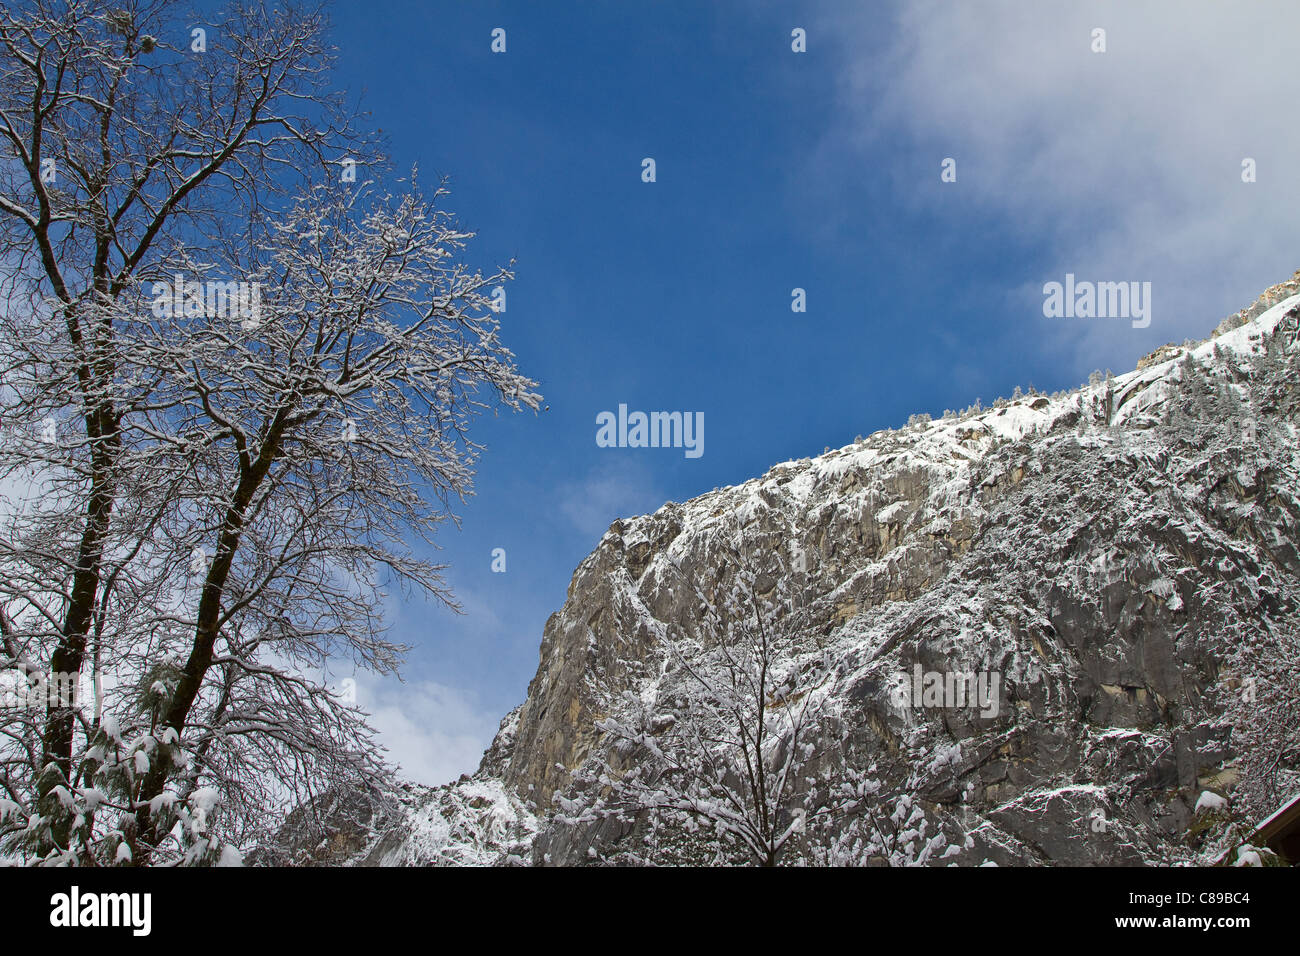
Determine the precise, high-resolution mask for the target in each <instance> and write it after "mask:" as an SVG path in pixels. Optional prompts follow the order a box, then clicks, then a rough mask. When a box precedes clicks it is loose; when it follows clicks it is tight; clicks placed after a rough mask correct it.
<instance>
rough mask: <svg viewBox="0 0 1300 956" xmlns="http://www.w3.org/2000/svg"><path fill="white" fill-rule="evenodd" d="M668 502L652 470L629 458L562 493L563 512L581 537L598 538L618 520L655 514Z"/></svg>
mask: <svg viewBox="0 0 1300 956" xmlns="http://www.w3.org/2000/svg"><path fill="white" fill-rule="evenodd" d="M666 500H667V498H666V496H665V495H664V494H663V493H662V492H661V491H659V490H658V489H657V488H656V487H655V482H654V479H653V478H652V476H651V474H650V471H649V469H648V468H647V467H646V466H645V465H642V464H640V463H639V462H636V461H633V460H631V459H629V458H626V457H624V458H621V459H617V460H614V459H611V460H610V461H609V462H606V463H602V464H600V465H598V466H596V467H595V468H593V469H591V470H590V471H589V472H588V473H587V474H586V476H585V477H584V478H583V479H582V480H581V481H577V482H573V483H571V484H568V485H565V486H564V487H563V488H561V489H560V510H561V512H562V513H563V514H564V515H565V517H567V518H568V519H569V520H570V521H571V522H573V526H574V527H575V528H577V529H578V531H580V532H581V533H582V534H584V535H587V536H589V537H595V538H598V537H600V536H601V535H602V534H604V533H605V531H606V530H607V529H608V528H609V526H610V524H612V523H613V522H614V521H615V519H618V518H630V517H634V516H636V515H643V514H648V513H650V512H653V511H655V510H657V509H658V508H659V506H660V505H662V504H663V503H664V502H665V501H666Z"/></svg>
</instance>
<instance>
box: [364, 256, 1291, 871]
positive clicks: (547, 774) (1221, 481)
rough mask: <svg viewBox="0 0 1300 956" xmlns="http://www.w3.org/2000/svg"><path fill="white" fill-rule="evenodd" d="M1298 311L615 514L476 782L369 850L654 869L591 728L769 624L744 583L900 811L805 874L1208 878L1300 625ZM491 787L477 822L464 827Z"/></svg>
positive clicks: (438, 858)
mask: <svg viewBox="0 0 1300 956" xmlns="http://www.w3.org/2000/svg"><path fill="white" fill-rule="evenodd" d="M1297 293H1300V273H1297V278H1296V279H1295V280H1291V281H1290V282H1289V283H1284V284H1283V285H1282V286H1279V287H1275V288H1274V289H1273V290H1270V291H1269V292H1268V293H1266V294H1265V296H1264V297H1262V298H1261V303H1262V306H1261V307H1259V308H1252V309H1250V310H1245V311H1244V312H1243V313H1239V314H1238V316H1236V317H1234V319H1241V321H1239V322H1236V323H1235V324H1233V320H1229V321H1228V322H1225V324H1224V326H1221V327H1220V329H1219V330H1216V332H1217V334H1216V336H1215V337H1213V338H1212V339H1211V340H1209V341H1207V342H1205V343H1202V344H1200V345H1197V346H1192V347H1189V348H1187V349H1185V350H1184V349H1178V350H1175V351H1174V352H1172V353H1169V354H1166V355H1155V356H1154V358H1155V359H1157V360H1153V361H1149V362H1144V363H1143V365H1142V367H1141V368H1139V370H1138V371H1135V372H1132V373H1129V374H1127V375H1123V376H1120V377H1118V378H1115V379H1112V380H1109V381H1106V382H1101V383H1097V384H1095V385H1092V386H1085V387H1083V388H1081V389H1079V390H1077V391H1074V392H1071V393H1068V394H1064V395H1059V396H1055V397H1050V398H1049V397H1047V396H1043V395H1037V394H1031V395H1029V396H1027V397H1024V398H1018V399H1016V400H1013V401H1010V402H1000V403H999V404H998V406H997V407H995V408H992V409H988V410H984V411H980V412H978V413H976V414H970V415H967V416H965V417H960V418H958V417H952V418H948V419H945V420H942V421H933V422H930V421H925V422H918V423H916V424H913V425H909V426H908V427H906V428H902V429H899V430H891V431H884V432H879V433H877V434H875V435H872V436H870V437H868V438H867V439H865V440H860V441H858V442H855V443H854V444H852V445H849V446H846V447H844V448H841V449H838V450H836V451H831V452H829V453H827V454H825V455H822V456H820V457H818V458H814V459H804V460H801V461H793V462H786V463H784V464H780V465H777V466H776V467H774V468H772V469H771V470H770V471H769V472H768V473H767V474H765V475H763V476H762V477H760V478H756V479H753V480H751V481H748V482H745V483H744V484H742V485H739V486H735V487H729V488H724V489H720V490H717V491H714V492H712V493H710V494H706V495H703V496H701V497H699V498H696V499H694V500H692V501H689V502H686V503H682V504H678V503H669V504H666V505H664V506H663V507H662V508H660V509H659V510H658V511H657V512H655V513H654V514H652V515H647V516H643V517H638V518H630V519H626V520H620V521H616V522H614V524H613V525H612V526H611V527H610V529H609V531H608V532H606V534H605V535H604V537H603V538H602V540H601V541H600V543H599V545H598V546H597V548H596V549H595V551H593V553H592V554H591V555H590V556H589V557H588V558H587V559H586V560H584V561H583V562H582V564H581V565H580V566H579V567H578V569H577V570H576V572H575V573H574V575H573V579H572V583H571V584H570V586H569V589H568V594H567V598H566V600H565V603H564V605H563V607H562V608H561V609H560V610H559V611H558V612H557V613H555V614H553V615H552V616H551V618H550V620H549V621H548V622H547V624H546V627H545V632H544V634H543V638H542V644H541V652H540V663H539V666H538V670H537V674H536V676H535V677H534V679H533V681H532V683H531V685H530V686H529V690H528V696H527V699H526V700H525V701H524V703H523V704H522V705H521V706H520V707H519V708H518V709H517V710H516V711H514V712H512V713H511V714H510V715H509V716H508V717H507V718H506V720H505V721H504V722H503V724H502V729H501V732H500V733H499V734H498V737H497V740H496V741H495V742H494V743H493V746H492V747H491V749H489V751H488V753H487V754H486V756H485V757H484V760H483V764H482V766H481V767H480V769H479V772H478V773H477V774H476V775H474V777H473V778H471V779H469V780H466V781H463V782H461V783H458V784H453V785H449V786H448V787H444V788H439V789H437V790H432V791H426V792H423V793H421V794H420V795H418V799H417V798H414V797H413V798H411V801H410V803H409V809H408V812H407V813H406V815H405V816H403V815H400V814H399V815H398V816H397V817H396V818H394V820H392V821H390V824H389V825H388V827H387V832H385V833H383V834H382V835H381V836H380V837H379V838H377V841H375V842H372V844H371V845H370V847H369V848H368V849H367V850H366V851H365V852H364V853H362V854H360V855H359V857H358V858H359V859H364V860H365V861H367V862H371V863H377V862H384V863H393V862H402V863H437V862H514V863H520V862H531V863H555V864H572V863H595V862H633V863H636V862H658V861H659V860H658V859H656V857H655V851H654V850H653V849H650V848H647V847H648V845H647V842H646V841H647V839H648V838H647V837H646V829H645V821H644V820H635V819H634V820H626V819H624V820H621V821H620V820H611V819H609V818H606V817H602V816H600V815H598V814H592V813H588V812H584V809H590V807H591V806H592V805H593V801H595V800H596V797H597V794H596V793H594V791H593V788H592V787H591V786H590V785H584V784H583V783H582V781H583V780H584V779H588V778H589V777H590V775H589V774H584V769H586V770H590V769H591V768H592V767H599V766H600V764H601V761H602V760H603V759H604V755H605V751H606V749H607V747H608V743H607V741H605V740H604V739H603V738H602V735H601V732H600V731H599V730H598V729H597V721H598V720H600V719H601V718H603V717H606V716H608V715H609V714H610V713H611V709H615V708H617V707H618V706H619V704H618V701H619V700H620V697H621V695H623V694H624V693H625V692H627V691H633V692H635V693H637V694H639V695H641V697H642V698H644V699H648V700H651V701H652V703H653V701H655V700H659V699H660V698H663V699H665V700H666V699H667V696H668V695H669V693H670V691H669V690H668V688H675V689H673V690H672V691H671V693H680V688H681V686H682V685H681V683H680V681H678V682H677V683H674V671H675V670H677V668H676V665H675V663H674V660H675V658H674V657H673V656H672V654H670V653H669V652H668V651H667V650H666V648H669V647H677V648H682V647H686V648H704V647H708V646H709V644H710V642H716V641H717V640H718V639H720V635H721V634H722V633H724V632H725V630H726V627H725V625H726V623H727V621H728V620H729V619H735V617H736V616H737V615H742V614H744V613H746V610H745V609H744V608H742V607H738V606H732V605H729V604H728V603H727V599H726V595H728V594H731V593H733V592H734V590H735V583H736V575H737V574H739V573H741V571H742V570H743V569H748V570H749V571H750V572H752V573H754V574H755V575H756V580H757V581H758V582H759V583H758V586H757V590H758V592H759V594H760V595H765V596H768V597H770V598H771V599H772V600H774V601H775V603H776V604H777V605H779V606H781V607H783V608H784V610H783V611H782V613H781V615H780V617H779V619H778V620H775V621H773V622H771V623H772V625H773V630H774V632H775V633H777V634H778V635H779V637H778V639H777V646H778V649H779V654H780V655H781V660H782V663H783V666H784V667H786V668H787V669H788V670H789V671H790V672H791V673H794V674H802V673H810V672H811V671H810V670H809V667H810V666H811V663H812V662H821V665H822V666H826V667H827V668H828V669H827V671H826V673H827V674H828V675H829V676H827V677H825V678H824V680H823V681H822V683H820V684H819V685H818V692H819V693H824V694H825V695H827V698H828V699H830V700H833V701H834V703H835V707H834V708H833V712H834V719H833V720H829V721H827V722H826V723H825V725H824V726H822V727H820V728H819V729H818V734H819V735H820V737H819V740H818V743H819V744H820V745H821V746H823V747H825V748H828V749H830V750H833V751H834V752H835V754H836V758H837V760H839V761H840V762H841V764H842V765H843V766H846V767H852V768H854V770H855V772H856V773H859V774H861V775H864V776H866V777H868V778H869V781H870V787H869V788H868V791H867V792H870V793H872V794H875V797H874V800H875V803H876V805H877V810H878V815H874V816H872V818H871V819H872V820H879V819H884V820H887V821H890V823H889V827H888V829H889V832H888V834H886V833H883V832H881V828H880V826H879V825H878V824H876V825H874V826H872V827H868V826H866V825H865V824H864V823H863V822H862V820H857V821H854V820H849V819H846V820H845V821H843V823H842V825H840V824H837V825H836V826H833V827H831V828H830V830H829V831H828V832H826V833H822V834H821V835H820V836H818V837H816V838H814V836H813V835H812V834H809V835H808V836H807V837H806V838H804V839H801V840H800V841H797V842H796V844H795V845H794V846H793V848H792V849H791V850H790V851H789V858H790V859H792V860H796V861H802V862H850V863H892V864H897V863H922V864H927V863H928V864H939V865H948V864H954V863H955V864H959V865H980V864H988V863H996V864H998V865H1007V864H1096V863H1106V864H1153V863H1156V864H1159V863H1177V862H1195V861H1197V860H1201V861H1204V860H1205V859H1206V856H1205V854H1206V853H1207V852H1208V850H1207V844H1206V839H1207V837H1206V830H1205V828H1204V827H1198V826H1197V810H1196V806H1197V803H1198V799H1199V798H1200V795H1201V794H1202V793H1203V792H1205V791H1207V790H1209V791H1213V792H1214V793H1221V794H1224V795H1225V797H1226V798H1227V799H1228V800H1231V799H1232V798H1233V790H1234V787H1235V785H1236V784H1237V782H1238V780H1239V778H1240V777H1241V776H1242V774H1243V773H1246V772H1248V770H1249V768H1248V767H1247V766H1246V765H1245V764H1243V759H1242V753H1241V747H1240V740H1241V739H1242V738H1241V733H1242V732H1241V730H1240V728H1236V727H1234V724H1233V717H1232V713H1231V707H1230V706H1229V703H1225V702H1228V701H1229V698H1230V697H1231V696H1232V694H1233V693H1234V690H1233V688H1234V687H1236V686H1238V685H1239V682H1240V681H1241V680H1242V679H1243V675H1242V674H1241V673H1238V672H1236V671H1234V668H1237V669H1238V670H1239V667H1238V651H1239V649H1240V648H1241V647H1243V646H1246V645H1249V644H1250V643H1251V642H1252V641H1256V640H1257V639H1258V636H1259V635H1261V634H1272V633H1278V632H1281V631H1289V632H1290V633H1294V625H1295V624H1296V615H1297V609H1298V608H1300V474H1298V473H1297V467H1298V466H1300V462H1298V460H1297V457H1296V455H1295V447H1296V424H1297V400H1300V391H1297V390H1296V389H1295V386H1296V384H1297V382H1298V381H1300V375H1298V374H1297V354H1298V353H1297V344H1296V340H1297V334H1298V333H1297V328H1298V326H1300V295H1297ZM1189 356H1190V358H1189ZM1159 359H1164V360H1163V361H1160V360H1159ZM918 666H919V672H924V673H940V674H946V673H953V672H970V673H976V672H978V673H990V674H993V673H995V674H997V675H998V678H999V685H998V687H999V689H998V699H997V705H996V708H994V709H995V710H996V713H994V714H989V713H987V710H988V709H989V708H985V709H984V710H983V711H981V710H980V709H978V708H974V707H970V706H964V707H963V706H940V707H923V706H915V705H912V704H906V703H904V704H900V700H899V697H898V694H897V688H898V685H899V681H900V679H901V680H910V679H911V676H910V675H913V674H917V673H919V672H918ZM1234 682H1237V683H1234ZM1297 717H1300V715H1297ZM1234 733H1236V736H1235V737H1234ZM475 799H477V800H479V801H480V804H479V808H480V809H482V811H483V812H482V813H480V814H479V815H478V817H477V818H476V819H478V820H479V821H480V823H481V822H482V821H484V820H487V821H488V823H487V824H484V825H482V826H479V825H477V824H476V825H474V826H470V825H468V824H466V822H465V821H466V820H467V819H468V817H467V816H466V814H469V816H473V814H472V813H471V811H472V810H473V809H474V807H473V806H472V804H473V801H474V800H475ZM1202 802H1203V803H1204V801H1202ZM1218 805H1219V804H1218V802H1216V806H1218ZM1243 809H1244V808H1243ZM430 821H435V823H436V825H434V823H430ZM436 821H442V822H440V823H437V822H436ZM492 821H495V822H492ZM444 824H446V825H444ZM457 827H459V830H457ZM435 830H436V831H437V832H436V834H435V836H434V837H433V838H431V837H429V834H430V833H432V832H433V831H435ZM471 831H473V832H472V833H471ZM458 832H459V833H460V834H461V836H462V837H463V838H464V839H466V840H468V841H469V842H470V843H471V844H472V851H465V852H460V851H459V850H458V849H457V847H459V846H460V844H457V843H456V839H457V837H456V834H457V833H458ZM466 834H469V835H468V836H465V835H466ZM818 840H820V841H821V842H820V843H818V842H817V841H818ZM709 852H713V851H712V850H710V851H709ZM719 852H721V851H719ZM717 858H718V859H724V858H726V857H725V853H724V854H723V855H722V856H719V857H717ZM662 859H663V860H664V861H671V860H672V859H674V858H673V857H671V856H665V857H663V858H662Z"/></svg>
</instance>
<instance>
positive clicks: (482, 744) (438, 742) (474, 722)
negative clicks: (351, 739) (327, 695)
mask: <svg viewBox="0 0 1300 956" xmlns="http://www.w3.org/2000/svg"><path fill="white" fill-rule="evenodd" d="M356 681H357V705H358V706H359V707H361V709H362V710H364V711H366V712H367V713H368V714H370V725H371V726H372V727H374V728H375V730H376V731H377V732H378V735H379V741H380V743H382V744H383V745H384V746H385V747H387V748H388V759H389V760H391V761H392V762H394V763H396V764H398V765H400V767H401V774H400V776H401V777H402V778H403V779H405V780H411V781H413V782H416V783H423V784H428V785H430V786H437V785H438V784H443V783H448V782H449V781H452V780H455V779H456V778H457V777H459V776H460V775H461V774H462V773H473V772H474V770H476V769H477V768H478V764H479V760H480V759H481V758H482V756H483V751H484V750H486V749H487V747H488V745H489V744H490V743H492V738H493V737H494V736H495V735H496V732H497V726H498V724H499V722H500V720H501V717H502V715H501V714H494V713H489V712H488V711H486V710H484V709H482V708H481V707H479V705H478V703H477V701H476V698H475V696H474V694H473V693H472V692H470V691H465V690H459V689H457V688H454V687H447V686H445V685H443V684H439V683H437V682H435V681H426V680H421V681H416V680H412V681H407V682H406V683H404V684H403V683H400V682H398V681H397V680H396V679H393V678H386V679H383V680H376V679H375V678H374V677H373V676H369V675H359V676H358V677H357V678H356Z"/></svg>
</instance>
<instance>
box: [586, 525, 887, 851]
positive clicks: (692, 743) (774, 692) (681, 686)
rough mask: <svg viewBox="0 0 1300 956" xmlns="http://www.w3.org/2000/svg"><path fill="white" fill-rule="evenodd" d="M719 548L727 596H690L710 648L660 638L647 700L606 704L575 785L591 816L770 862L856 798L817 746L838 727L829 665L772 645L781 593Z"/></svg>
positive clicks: (630, 697) (783, 609)
mask: <svg viewBox="0 0 1300 956" xmlns="http://www.w3.org/2000/svg"><path fill="white" fill-rule="evenodd" d="M725 550H726V553H727V557H728V558H729V559H730V562H729V563H731V565H732V568H733V570H734V571H735V574H734V579H733V583H732V586H731V588H730V589H729V591H728V592H725V593H723V594H720V595H719V596H718V597H717V598H716V600H714V601H710V600H708V599H706V598H705V596H704V595H703V594H702V593H700V591H699V590H698V588H697V589H696V595H697V597H699V599H700V601H701V605H700V608H701V612H702V614H703V615H704V620H705V621H706V622H707V626H706V628H705V631H706V633H710V634H712V635H713V636H714V641H715V642H716V643H714V642H713V641H711V642H710V645H709V646H704V645H703V644H702V643H700V642H693V641H690V640H688V639H686V638H685V637H684V636H681V637H677V638H665V639H664V641H663V644H664V653H665V663H664V667H665V673H664V675H663V677H661V679H660V681H659V682H658V684H657V693H656V694H655V695H654V696H653V697H648V696H645V695H641V694H636V693H627V694H625V695H623V696H622V697H621V698H618V699H615V700H612V701H610V704H609V706H610V708H611V710H612V714H611V716H609V717H607V718H605V719H604V720H602V721H600V722H598V723H597V728H598V729H599V730H601V731H602V732H603V733H604V734H605V739H604V741H603V744H604V746H605V747H606V748H607V753H605V754H604V755H602V756H597V758H596V763H595V769H594V770H590V771H584V772H583V773H581V774H579V775H578V780H579V782H580V783H582V784H584V785H585V786H588V787H593V788H596V789H597V790H598V791H600V793H601V795H600V796H599V797H598V798H597V800H596V803H595V806H594V807H593V811H592V812H594V814H595V815H616V816H620V817H624V818H629V817H632V818H635V817H638V816H645V815H650V816H651V817H655V818H659V819H657V820H655V821H654V822H655V823H662V822H663V818H665V817H667V818H676V819H681V820H683V821H685V822H686V824H687V825H688V826H697V825H698V824H701V823H702V824H704V825H705V826H707V827H709V828H711V829H712V830H713V831H714V832H715V833H716V834H717V835H718V837H719V838H720V840H721V841H722V842H723V843H724V844H726V843H731V844H736V845H739V846H740V847H742V848H743V850H744V852H745V853H746V855H747V856H748V858H749V859H750V860H751V861H753V862H754V863H756V864H758V865H762V866H775V865H777V863H778V862H779V860H780V859H781V856H782V853H783V851H784V850H785V849H786V848H787V846H788V844H789V843H790V841H791V840H792V839H794V838H796V837H798V836H799V835H800V834H803V833H806V832H808V830H809V829H810V828H812V827H815V826H817V825H818V824H819V823H820V822H821V821H823V820H824V819H827V818H831V817H835V816H838V815H840V814H843V813H847V812H851V811H853V810H855V809H856V808H858V807H859V806H860V804H861V799H862V797H863V796H864V794H862V793H859V792H858V790H857V789H855V786H854V783H853V781H854V780H855V779H856V778H855V777H854V775H853V774H852V773H850V772H848V771H847V770H846V769H845V768H843V767H839V766H836V767H832V766H831V761H832V760H833V759H835V758H834V749H833V748H829V747H827V746H826V745H825V744H826V743H827V742H829V741H830V740H831V739H832V735H833V734H834V733H835V732H836V729H837V719H836V715H835V714H834V713H833V712H832V710H831V707H832V704H833V697H832V696H831V695H830V694H829V693H828V690H829V688H828V682H829V680H830V676H831V671H832V668H831V666H830V663H829V661H827V660H826V659H825V658H824V657H821V658H817V657H814V659H812V660H809V661H804V662H802V663H801V662H800V661H798V660H797V659H796V658H795V657H794V656H793V655H790V654H789V648H784V649H781V648H779V647H778V644H779V642H778V641H777V640H776V635H775V634H774V633H773V630H772V627H773V625H772V621H773V620H775V619H777V618H778V617H780V616H782V615H783V614H784V613H787V612H788V611H789V610H790V607H789V606H787V605H784V604H783V602H785V601H786V600H788V595H786V594H785V593H784V589H782V588H780V587H774V588H772V589H770V590H769V591H768V593H767V595H766V596H761V595H760V593H759V588H758V587H757V586H756V579H757V578H758V575H756V574H755V573H754V571H753V570H752V569H750V568H749V567H747V565H746V562H745V561H744V560H743V559H742V558H741V557H740V555H739V554H737V553H736V551H735V550H734V549H733V548H730V547H727V548H726V549H725ZM769 556H770V557H772V558H773V559H774V560H778V561H779V560H780V559H779V556H778V555H775V554H772V555H769ZM782 576H783V579H787V580H788V575H786V574H785V572H784V569H782ZM782 650H784V651H785V653H784V654H783V653H782Z"/></svg>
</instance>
